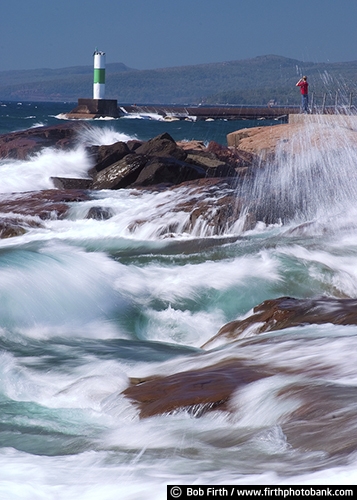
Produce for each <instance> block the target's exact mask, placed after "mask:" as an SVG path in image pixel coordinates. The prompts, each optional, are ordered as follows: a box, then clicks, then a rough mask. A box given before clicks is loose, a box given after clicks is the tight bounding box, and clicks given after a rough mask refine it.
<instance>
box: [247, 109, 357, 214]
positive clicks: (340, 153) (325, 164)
mask: <svg viewBox="0 0 357 500" xmlns="http://www.w3.org/2000/svg"><path fill="white" fill-rule="evenodd" d="M292 127H293V128H292V130H291V133H290V135H289V137H288V138H284V139H283V140H282V141H281V142H280V143H279V144H278V145H277V148H276V152H275V155H274V158H273V159H272V160H270V161H268V162H267V164H265V166H264V167H263V168H261V169H259V170H257V175H256V176H255V179H254V181H253V182H250V183H246V184H245V185H244V187H243V189H244V195H245V196H246V198H247V199H248V200H251V201H250V202H249V203H248V206H249V210H257V211H258V213H259V216H260V218H261V219H263V220H264V221H265V222H269V223H271V222H277V221H278V220H279V219H280V220H281V221H282V222H283V223H288V222H289V221H292V220H294V221H295V222H306V221H311V220H316V219H321V218H323V219H325V220H326V219H331V218H335V219H336V218H337V219H338V220H340V219H341V218H342V217H345V215H346V213H347V212H348V213H351V212H353V213H355V212H356V211H357V203H356V200H357V168H356V167H357V145H356V144H357V143H356V137H357V133H356V132H357V118H355V117H353V116H342V115H339V116H325V115H312V116H306V117H305V120H304V123H303V124H302V125H300V126H298V127H294V126H292ZM257 207H258V208H257Z"/></svg>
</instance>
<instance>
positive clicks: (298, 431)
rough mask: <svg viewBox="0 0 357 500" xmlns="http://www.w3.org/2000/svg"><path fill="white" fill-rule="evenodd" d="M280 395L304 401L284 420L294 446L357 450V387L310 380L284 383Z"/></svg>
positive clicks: (339, 452)
mask: <svg viewBox="0 0 357 500" xmlns="http://www.w3.org/2000/svg"><path fill="white" fill-rule="evenodd" d="M278 397H279V399H284V400H289V399H290V400H292V401H293V402H295V404H296V401H299V403H300V404H299V407H298V408H297V409H296V410H295V411H293V412H292V413H291V414H290V415H289V418H288V419H287V421H286V422H285V423H283V424H282V430H283V432H284V435H285V436H286V439H287V442H288V443H289V445H290V446H293V447H294V448H295V449H301V450H304V452H306V451H310V452H324V453H327V454H329V455H330V456H336V455H349V454H350V453H353V452H355V451H356V450H357V421H356V407H357V395H356V389H355V387H353V386H348V385H345V384H338V383H333V382H331V383H329V384H322V383H316V382H315V383H312V382H311V380H309V383H308V384H303V383H301V382H300V383H293V384H291V385H288V386H286V387H284V389H282V390H281V391H280V392H279V393H278ZM326 436H328V439H326Z"/></svg>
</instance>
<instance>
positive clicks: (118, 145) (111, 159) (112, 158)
mask: <svg viewBox="0 0 357 500" xmlns="http://www.w3.org/2000/svg"><path fill="white" fill-rule="evenodd" d="M87 151H88V153H89V156H90V157H91V158H92V160H93V161H94V166H93V168H92V169H91V170H90V172H89V174H91V173H92V175H95V174H96V172H100V171H101V170H104V169H105V168H106V167H109V166H110V165H113V163H116V162H118V161H119V160H121V159H122V158H124V156H126V155H128V154H129V153H130V149H129V147H128V145H127V144H126V143H125V142H122V141H118V142H115V143H114V144H109V145H107V146H91V147H89V148H87Z"/></svg>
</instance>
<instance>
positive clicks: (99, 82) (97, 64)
mask: <svg viewBox="0 0 357 500" xmlns="http://www.w3.org/2000/svg"><path fill="white" fill-rule="evenodd" d="M93 56H94V75H93V99H105V52H100V51H98V50H95V52H94V54H93Z"/></svg>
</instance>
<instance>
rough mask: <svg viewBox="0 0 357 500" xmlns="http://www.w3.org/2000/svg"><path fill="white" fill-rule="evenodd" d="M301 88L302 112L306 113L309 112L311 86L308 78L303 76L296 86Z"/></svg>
mask: <svg viewBox="0 0 357 500" xmlns="http://www.w3.org/2000/svg"><path fill="white" fill-rule="evenodd" d="M296 86H297V87H300V92H301V111H302V112H304V113H308V112H309V108H308V106H309V84H308V83H307V76H303V77H302V78H300V80H299V81H298V82H297V84H296Z"/></svg>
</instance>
